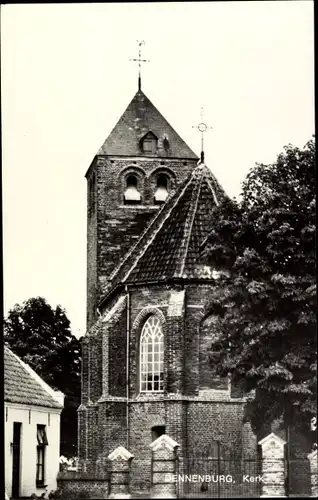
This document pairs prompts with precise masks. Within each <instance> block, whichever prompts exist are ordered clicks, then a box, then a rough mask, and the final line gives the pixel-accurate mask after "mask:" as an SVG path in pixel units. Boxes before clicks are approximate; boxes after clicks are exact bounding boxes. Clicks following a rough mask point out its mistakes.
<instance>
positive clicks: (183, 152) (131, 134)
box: [97, 90, 198, 159]
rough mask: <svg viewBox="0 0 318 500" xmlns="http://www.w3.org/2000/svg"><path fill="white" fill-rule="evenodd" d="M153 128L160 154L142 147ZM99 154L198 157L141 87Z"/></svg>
mask: <svg viewBox="0 0 318 500" xmlns="http://www.w3.org/2000/svg"><path fill="white" fill-rule="evenodd" d="M149 131H151V132H153V134H155V136H156V137H157V138H158V151H157V152H156V153H144V152H143V151H142V149H141V147H140V140H141V139H142V137H144V135H145V134H146V133H147V132H149ZM164 138H167V140H168V141H169V148H168V149H167V150H166V149H165V148H164V147H163V139H164ZM97 154H98V155H111V156H146V157H158V156H159V157H171V158H184V159H198V157H197V155H196V154H195V153H194V152H193V151H192V150H191V149H190V148H189V146H187V144H186V143H185V142H184V141H183V139H181V137H180V136H179V135H178V134H177V132H176V131H175V130H174V129H173V128H172V127H171V125H170V124H169V123H168V122H167V120H166V119H165V118H164V117H163V116H162V114H161V113H160V112H159V111H158V110H157V108H156V107H155V106H154V105H153V104H152V102H150V100H149V99H148V97H147V96H146V95H145V94H144V93H143V92H142V91H141V90H138V92H137V93H136V95H135V96H134V98H133V99H132V101H131V102H130V104H129V105H128V107H127V109H126V111H125V112H124V114H123V115H122V116H121V118H120V119H119V121H118V123H117V124H116V125H115V127H114V128H113V130H112V131H111V133H110V134H109V136H108V137H107V139H106V141H105V142H104V144H103V145H102V146H101V148H100V149H99V151H98V153H97Z"/></svg>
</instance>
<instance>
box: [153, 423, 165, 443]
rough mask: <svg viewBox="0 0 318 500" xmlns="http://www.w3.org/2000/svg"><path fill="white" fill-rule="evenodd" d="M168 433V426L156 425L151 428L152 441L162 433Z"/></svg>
mask: <svg viewBox="0 0 318 500" xmlns="http://www.w3.org/2000/svg"><path fill="white" fill-rule="evenodd" d="M165 433H166V427H165V426H164V425H156V426H154V427H152V428H151V439H152V442H153V441H155V440H156V439H158V437H160V436H162V434H165Z"/></svg>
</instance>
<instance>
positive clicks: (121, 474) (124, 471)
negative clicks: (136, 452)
mask: <svg viewBox="0 0 318 500" xmlns="http://www.w3.org/2000/svg"><path fill="white" fill-rule="evenodd" d="M133 458H134V456H133V455H132V454H131V453H130V452H129V451H128V450H126V448H124V447H123V446H118V448H116V449H115V450H114V451H112V453H110V455H108V460H109V461H110V484H109V492H110V494H109V498H130V493H129V481H130V464H131V460H132V459H133Z"/></svg>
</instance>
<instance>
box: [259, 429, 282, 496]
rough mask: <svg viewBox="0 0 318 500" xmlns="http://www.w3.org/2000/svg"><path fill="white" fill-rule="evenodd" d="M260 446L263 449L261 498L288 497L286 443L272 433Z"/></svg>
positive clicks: (260, 442)
mask: <svg viewBox="0 0 318 500" xmlns="http://www.w3.org/2000/svg"><path fill="white" fill-rule="evenodd" d="M258 444H259V445H260V446H261V447H262V475H261V488H262V494H261V497H263V498H266V497H267V498H273V497H286V486H285V444H286V441H284V440H283V439H281V438H280V437H279V436H277V435H276V434H274V433H273V432H272V433H271V434H269V435H268V436H266V437H265V438H264V439H262V440H261V441H259V443H258Z"/></svg>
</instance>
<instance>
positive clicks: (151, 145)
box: [142, 134, 157, 154]
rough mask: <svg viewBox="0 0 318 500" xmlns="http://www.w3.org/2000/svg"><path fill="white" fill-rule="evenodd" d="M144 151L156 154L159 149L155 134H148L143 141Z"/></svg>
mask: <svg viewBox="0 0 318 500" xmlns="http://www.w3.org/2000/svg"><path fill="white" fill-rule="evenodd" d="M142 149H143V152H144V153H151V154H154V153H155V152H156V151H157V139H156V137H155V136H154V135H153V134H147V135H146V137H144V139H143V141H142Z"/></svg>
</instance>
